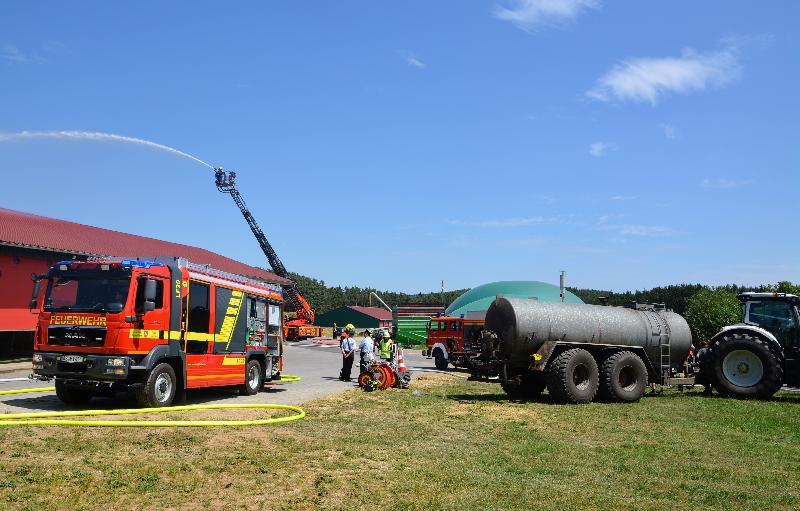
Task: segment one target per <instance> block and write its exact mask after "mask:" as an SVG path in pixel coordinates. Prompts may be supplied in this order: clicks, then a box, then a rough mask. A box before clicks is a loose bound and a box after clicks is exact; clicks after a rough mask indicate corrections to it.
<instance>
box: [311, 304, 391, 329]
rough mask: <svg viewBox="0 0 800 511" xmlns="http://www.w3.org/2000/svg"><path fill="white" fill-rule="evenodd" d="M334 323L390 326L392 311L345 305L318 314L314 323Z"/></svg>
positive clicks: (359, 325) (371, 326)
mask: <svg viewBox="0 0 800 511" xmlns="http://www.w3.org/2000/svg"><path fill="white" fill-rule="evenodd" d="M334 323H336V325H337V326H345V325H346V324H348V323H352V324H353V325H355V326H356V327H358V328H380V327H387V328H388V327H391V326H392V311H390V310H386V309H382V308H380V307H359V306H358V305H344V306H342V307H339V308H336V309H333V310H330V311H328V312H326V313H325V314H318V315H317V317H316V319H315V320H314V324H315V325H320V326H333V324H334Z"/></svg>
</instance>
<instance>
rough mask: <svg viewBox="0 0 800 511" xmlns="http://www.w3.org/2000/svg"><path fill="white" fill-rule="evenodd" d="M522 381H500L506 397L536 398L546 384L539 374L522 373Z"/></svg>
mask: <svg viewBox="0 0 800 511" xmlns="http://www.w3.org/2000/svg"><path fill="white" fill-rule="evenodd" d="M521 380H522V383H521V384H520V385H514V384H512V383H506V382H501V383H500V386H501V387H502V388H503V390H504V391H505V393H506V394H508V397H510V398H511V399H519V400H523V399H536V398H537V397H539V396H540V395H541V394H542V391H543V390H544V389H545V387H546V386H547V383H546V382H545V381H544V379H543V378H542V377H541V376H539V375H532V374H530V373H524V374H523V375H522V376H521Z"/></svg>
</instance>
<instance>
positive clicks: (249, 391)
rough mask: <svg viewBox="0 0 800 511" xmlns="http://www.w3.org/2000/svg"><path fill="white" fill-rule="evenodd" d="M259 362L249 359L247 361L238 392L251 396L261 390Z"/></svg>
mask: <svg viewBox="0 0 800 511" xmlns="http://www.w3.org/2000/svg"><path fill="white" fill-rule="evenodd" d="M261 373H262V371H261V364H259V363H258V360H251V361H250V362H248V363H247V366H246V368H245V371H244V385H242V387H241V388H240V389H239V394H241V395H243V396H253V395H255V394H258V391H259V390H261V384H262V383H263V382H262V380H261Z"/></svg>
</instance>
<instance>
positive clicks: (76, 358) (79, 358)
mask: <svg viewBox="0 0 800 511" xmlns="http://www.w3.org/2000/svg"><path fill="white" fill-rule="evenodd" d="M84 360H85V357H84V356H83V355H61V361H62V362H67V363H68V364H77V363H79V362H83V361H84Z"/></svg>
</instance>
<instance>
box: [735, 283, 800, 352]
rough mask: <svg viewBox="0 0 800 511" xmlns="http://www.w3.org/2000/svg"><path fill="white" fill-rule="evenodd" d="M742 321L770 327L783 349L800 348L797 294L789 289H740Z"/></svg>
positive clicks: (799, 312) (799, 314) (765, 327)
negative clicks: (768, 291)
mask: <svg viewBox="0 0 800 511" xmlns="http://www.w3.org/2000/svg"><path fill="white" fill-rule="evenodd" d="M738 298H739V300H740V301H741V302H742V317H743V322H744V323H746V324H748V325H756V326H759V327H761V328H763V329H764V330H767V331H769V332H770V333H771V334H772V335H774V336H775V338H776V339H777V340H778V342H779V343H780V345H781V347H783V349H784V350H785V351H786V352H794V351H797V350H798V349H800V297H798V296H795V295H791V294H788V293H742V294H740V295H739V296H738Z"/></svg>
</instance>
